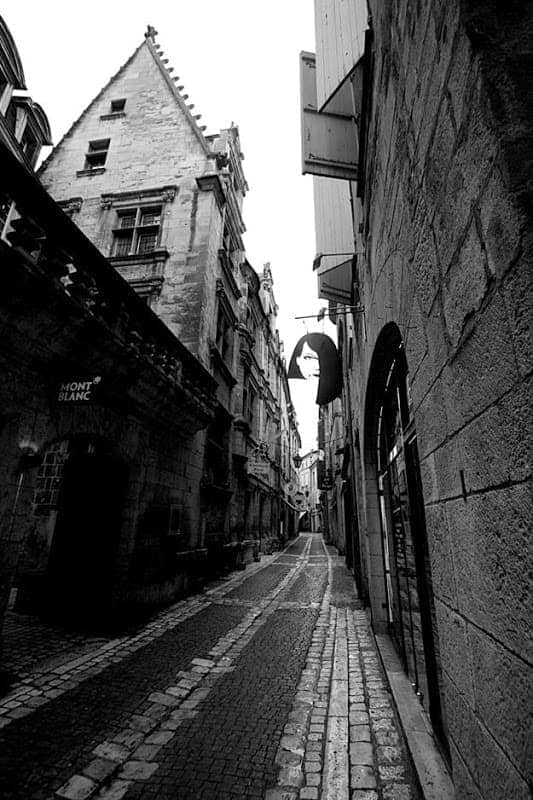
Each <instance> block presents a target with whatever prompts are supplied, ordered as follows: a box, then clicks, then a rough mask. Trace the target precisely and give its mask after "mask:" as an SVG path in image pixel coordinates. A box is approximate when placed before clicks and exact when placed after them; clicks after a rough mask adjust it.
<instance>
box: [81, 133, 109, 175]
mask: <svg viewBox="0 0 533 800" xmlns="http://www.w3.org/2000/svg"><path fill="white" fill-rule="evenodd" d="M98 145H100V146H98ZM110 145H111V139H110V138H107V139H92V140H90V141H89V143H88V145H87V151H86V153H85V165H84V170H85V171H87V172H92V171H93V170H95V169H103V168H104V167H105V163H106V161H107V156H108V154H109V147H110ZM102 157H103V160H101V159H102Z"/></svg>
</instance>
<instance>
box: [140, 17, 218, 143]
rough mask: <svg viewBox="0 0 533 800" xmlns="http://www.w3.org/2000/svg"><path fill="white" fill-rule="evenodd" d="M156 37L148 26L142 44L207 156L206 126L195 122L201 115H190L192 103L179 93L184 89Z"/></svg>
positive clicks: (153, 30)
mask: <svg viewBox="0 0 533 800" xmlns="http://www.w3.org/2000/svg"><path fill="white" fill-rule="evenodd" d="M156 36H157V31H156V30H155V29H154V28H152V26H151V25H149V26H148V30H147V31H146V33H145V34H144V43H143V44H146V46H147V47H148V49H149V50H150V52H151V54H152V56H153V58H154V60H155V62H156V64H157V66H158V67H159V69H160V70H161V74H162V75H163V77H164V79H165V81H166V83H167V85H168V87H169V89H170V91H171V92H172V94H173V96H174V97H175V99H176V102H177V103H178V106H179V107H180V109H181V110H182V112H183V113H184V114H185V116H186V118H187V119H188V121H189V124H190V125H191V128H192V129H193V131H194V133H195V134H196V137H197V139H198V141H199V142H200V144H201V145H202V148H203V150H204V151H205V153H206V155H207V153H210V152H211V146H210V144H209V142H208V141H207V139H206V138H205V136H204V133H203V132H204V131H205V129H206V126H205V125H202V126H200V125H198V122H197V120H199V119H200V118H201V116H202V115H201V114H192V113H191V111H192V109H193V108H194V103H189V104H188V105H187V103H186V102H185V101H186V100H188V98H189V95H187V94H181V92H182V90H183V88H184V87H183V86H177V83H178V81H179V80H180V78H179V76H172V74H171V73H172V72H173V71H174V68H173V67H168V66H167V64H168V59H167V58H163V56H164V55H165V54H164V52H163V51H162V50H161V48H160V46H159V45H158V44H157V43H156V41H155V37H156ZM141 46H142V45H141Z"/></svg>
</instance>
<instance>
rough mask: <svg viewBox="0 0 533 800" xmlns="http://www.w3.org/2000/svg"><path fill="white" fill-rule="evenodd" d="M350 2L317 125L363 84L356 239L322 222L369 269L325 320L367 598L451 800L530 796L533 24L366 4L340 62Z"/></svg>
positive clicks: (328, 52)
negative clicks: (333, 347) (332, 327)
mask: <svg viewBox="0 0 533 800" xmlns="http://www.w3.org/2000/svg"><path fill="white" fill-rule="evenodd" d="M337 5H339V4H338V3H336V2H335V0H331V1H330V2H317V3H316V4H315V10H316V20H317V59H316V70H317V75H318V81H317V82H318V87H319V93H320V91H322V93H323V94H322V96H319V98H318V107H321V106H324V103H326V107H327V99H328V97H329V96H330V95H331V94H332V93H333V91H334V89H335V88H336V82H338V83H340V82H341V81H342V79H343V78H344V77H345V75H347V74H348V73H349V72H350V70H351V69H352V67H354V68H355V69H354V71H353V72H352V73H351V76H352V78H353V80H354V85H355V86H356V89H357V87H359V88H358V90H356V91H355V93H354V97H355V99H356V106H355V108H354V107H347V109H344V110H345V111H346V110H348V115H350V114H355V118H356V120H357V124H358V128H359V130H358V132H357V137H358V144H359V156H358V163H357V164H356V167H357V168H358V170H359V174H358V180H357V181H356V182H355V181H354V182H352V183H351V185H350V192H347V198H348V202H349V194H350V193H351V198H352V206H351V207H352V209H353V215H351V214H349V216H351V217H352V220H351V222H352V224H351V230H345V231H343V232H341V233H338V232H337V233H335V225H336V224H337V223H336V222H335V220H338V219H339V218H342V216H343V213H344V212H345V211H346V208H348V209H349V208H350V206H349V205H348V206H343V208H342V209H340V206H337V207H335V204H333V206H332V213H331V219H330V220H328V219H326V220H324V218H322V220H320V219H317V225H318V226H320V225H322V226H323V227H326V228H327V227H328V226H329V235H330V236H331V235H332V236H333V239H335V236H337V237H338V241H339V243H343V244H344V243H345V242H346V236H348V239H349V240H350V239H351V243H352V249H353V253H354V254H355V255H356V262H355V265H354V270H353V273H352V275H351V281H350V282H349V283H350V285H349V286H348V287H347V288H348V290H349V292H348V294H349V298H350V299H349V302H351V303H352V304H353V306H354V309H353V310H354V313H353V314H352V315H350V314H347V315H345V314H342V315H340V314H339V315H336V314H335V307H334V306H333V307H332V309H331V311H332V318H333V319H334V320H336V321H337V325H338V328H339V342H340V344H341V351H342V355H343V364H344V394H343V401H344V408H345V417H346V419H347V420H351V421H352V425H351V426H349V431H348V435H347V437H346V446H347V457H346V461H347V462H349V466H348V465H347V467H346V472H347V474H350V476H351V477H350V480H351V481H352V486H353V494H354V498H355V500H356V507H357V523H358V524H357V528H358V530H360V531H361V532H362V533H363V534H364V536H363V537H361V539H360V540H359V541H358V544H359V554H360V560H361V565H362V575H361V577H360V583H361V589H362V593H363V596H365V594H366V592H368V596H369V602H370V606H371V611H372V621H373V625H374V629H375V630H376V631H383V630H388V631H389V632H390V635H391V636H392V638H393V641H394V642H395V643H396V646H397V649H398V650H399V652H400V654H401V655H402V658H403V661H404V666H405V668H406V670H407V672H408V673H409V675H410V677H411V679H412V680H413V683H414V684H415V685H416V687H417V688H418V692H419V696H420V698H421V700H422V703H423V705H424V707H425V709H426V710H427V711H428V714H429V716H430V718H431V720H432V722H433V725H434V728H435V731H436V732H437V734H438V736H439V737H440V739H441V742H442V745H443V747H444V748H445V749H446V748H447V749H448V752H449V757H450V763H451V768H452V772H453V779H454V783H455V786H456V793H457V797H458V798H459V797H460V798H463V797H472V798H484V799H486V800H488V799H489V798H495V799H496V798H500V797H503V796H505V797H516V798H526V797H528V796H529V794H528V793H529V790H528V788H527V778H528V770H530V765H529V767H528V763H527V756H526V748H525V736H526V731H527V729H528V727H529V723H528V720H527V713H528V712H527V708H528V700H527V692H528V690H527V686H528V684H530V682H531V652H530V650H529V649H528V648H529V644H528V642H529V641H530V637H528V631H529V633H530V631H531V628H530V625H531V618H532V613H531V612H532V609H531V602H530V586H529V581H530V573H529V570H528V567H527V564H528V563H530V562H529V561H528V559H529V558H530V548H529V546H528V540H527V533H526V531H527V530H528V525H529V522H528V520H530V519H531V460H530V453H531V423H530V420H531V413H530V412H531V318H532V301H531V284H532V281H531V230H530V227H528V225H527V209H528V207H527V201H526V189H527V186H528V184H529V183H530V180H531V177H530V166H529V165H530V163H531V161H530V153H531V140H530V137H529V133H528V123H527V118H528V114H527V109H526V103H525V97H526V95H527V92H526V90H525V86H524V80H525V73H526V72H527V69H526V68H525V63H526V57H528V53H529V55H530V44H531V13H530V11H527V10H526V7H525V5H524V4H521V3H515V4H511V5H509V6H506V7H505V8H504V7H503V6H499V5H498V4H496V3H489V4H487V3H480V2H473V3H468V4H467V3H463V2H446V3H444V2H437V0H434V1H433V2H429V3H423V4H420V3H417V4H416V3H412V2H407V0H405V2H401V3H399V4H396V6H393V5H391V4H380V3H377V2H372V1H371V2H370V3H369V9H368V10H369V12H370V17H369V19H370V20H371V23H370V26H369V29H368V32H367V34H366V45H365V31H364V29H365V28H366V27H367V25H366V16H365V15H364V14H361V4H359V3H356V4H354V7H353V22H354V25H356V26H357V25H359V29H358V34H357V36H356V35H355V34H354V39H353V41H351V40H350V42H349V43H348V44H346V46H345V47H344V50H343V52H344V54H345V56H346V58H345V61H344V63H343V64H341V65H339V64H338V63H337V62H336V58H337V56H336V54H335V52H334V48H333V47H332V45H333V44H334V43H335V42H337V43H338V42H339V41H341V38H342V37H343V36H344V33H343V31H342V30H341V29H340V28H338V29H335V25H332V26H331V25H330V26H329V27H326V25H325V15H326V14H327V13H329V16H330V19H331V18H333V17H332V14H333V11H334V10H335V9H336V10H337V11H338V15H337V20H341V19H342V13H345V12H346V13H348V12H347V11H346V9H344V11H343V9H340V8H339V9H337ZM362 5H363V6H364V4H362ZM334 7H335V9H334ZM361 20H362V21H363V23H362V24H361ZM344 30H346V28H344ZM353 30H356V28H354V29H353ZM343 41H344V39H343ZM359 57H362V58H363V60H362V61H361V62H359V66H356V65H357V62H358V59H359ZM332 65H333V66H332ZM335 70H337V72H336V71H335ZM324 75H325V76H326V77H325V78H324ZM328 76H329V78H328ZM331 76H333V78H332V77H331ZM359 78H361V79H362V80H359ZM328 80H330V83H329V84H328ZM358 91H359V93H358ZM337 111H339V109H338V108H337ZM527 154H529V155H527ZM321 174H322V175H324V173H323V172H322V173H321ZM315 180H316V181H317V182H323V183H324V182H326V184H327V182H328V181H330V182H333V181H332V179H331V178H324V177H321V178H317V179H315ZM334 182H335V183H338V179H337V180H336V181H334ZM347 185H348V184H347ZM317 191H318V192H324V191H326V192H327V185H326V187H325V188H324V185H322V187H320V186H318V188H317ZM332 231H333V234H332ZM327 233H328V232H327V231H326V232H325V233H324V232H323V235H324V236H326V237H327ZM341 249H343V248H342V247H338V248H337V250H341ZM332 250H333V248H332ZM380 499H381V502H380ZM354 545H355V546H357V541H356V539H355V538H354ZM384 564H385V565H388V567H389V569H390V572H389V573H384Z"/></svg>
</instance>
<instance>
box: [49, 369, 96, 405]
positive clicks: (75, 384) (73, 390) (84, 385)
mask: <svg viewBox="0 0 533 800" xmlns="http://www.w3.org/2000/svg"><path fill="white" fill-rule="evenodd" d="M101 381H102V378H101V377H100V375H96V376H95V377H94V378H86V377H84V378H73V379H70V380H67V381H62V383H61V384H60V386H59V391H58V394H57V401H58V403H90V402H91V401H94V400H95V399H96V397H95V394H96V393H97V389H98V388H100V384H101Z"/></svg>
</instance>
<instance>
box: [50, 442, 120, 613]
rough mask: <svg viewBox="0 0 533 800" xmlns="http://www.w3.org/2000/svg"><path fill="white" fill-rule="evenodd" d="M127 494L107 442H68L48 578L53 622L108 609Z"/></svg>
mask: <svg viewBox="0 0 533 800" xmlns="http://www.w3.org/2000/svg"><path fill="white" fill-rule="evenodd" d="M125 490H126V468H125V465H124V464H123V463H122V462H121V461H120V460H119V459H118V458H116V457H115V456H113V455H112V453H111V452H110V448H109V446H107V445H106V443H105V442H102V441H99V440H95V439H93V438H91V437H75V438H73V439H71V440H70V441H69V448H68V456H67V458H66V461H65V464H64V467H63V475H62V480H61V485H60V489H59V496H58V502H57V519H56V523H55V527H54V534H53V538H52V543H51V548H50V556H49V560H48V568H47V573H46V592H45V600H46V606H47V611H48V613H49V614H52V615H53V616H54V617H56V618H57V617H59V618H61V619H68V620H71V621H81V622H83V621H88V620H94V619H97V618H99V617H100V616H101V615H102V614H103V612H104V611H105V609H106V608H108V606H109V604H110V601H111V593H112V589H113V581H114V577H115V567H116V557H117V550H118V542H119V536H120V529H121V520H122V510H123V505H124V498H125Z"/></svg>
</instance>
